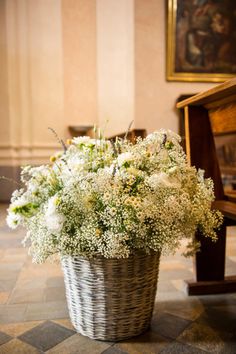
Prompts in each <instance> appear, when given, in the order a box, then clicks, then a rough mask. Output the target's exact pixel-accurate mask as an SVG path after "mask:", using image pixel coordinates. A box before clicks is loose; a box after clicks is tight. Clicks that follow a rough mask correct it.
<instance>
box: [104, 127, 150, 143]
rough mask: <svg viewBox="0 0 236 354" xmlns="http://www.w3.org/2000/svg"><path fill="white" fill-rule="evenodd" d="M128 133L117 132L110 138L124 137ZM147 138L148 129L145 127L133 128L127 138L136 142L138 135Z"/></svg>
mask: <svg viewBox="0 0 236 354" xmlns="http://www.w3.org/2000/svg"><path fill="white" fill-rule="evenodd" d="M126 134H127V133H120V134H116V135H115V136H111V137H110V138H109V139H110V140H114V139H115V138H116V137H117V138H124V137H125V135H126ZM139 136H140V137H141V138H145V137H146V136H147V131H146V130H145V129H131V130H129V132H128V134H127V139H128V140H130V141H131V142H132V143H135V140H136V138H137V137H139Z"/></svg>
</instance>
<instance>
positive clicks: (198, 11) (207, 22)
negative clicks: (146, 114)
mask: <svg viewBox="0 0 236 354" xmlns="http://www.w3.org/2000/svg"><path fill="white" fill-rule="evenodd" d="M167 1H168V22H167V55H166V67H167V80H168V81H199V82H207V81H208V82H223V81H226V80H228V79H230V78H232V77H235V76H236V1H235V0H228V1H224V0H218V1H212V0H167Z"/></svg>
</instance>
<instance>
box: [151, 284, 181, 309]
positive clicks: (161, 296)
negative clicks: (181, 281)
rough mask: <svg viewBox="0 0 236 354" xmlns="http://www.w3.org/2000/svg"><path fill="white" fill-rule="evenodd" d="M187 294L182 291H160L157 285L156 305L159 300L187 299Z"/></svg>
mask: <svg viewBox="0 0 236 354" xmlns="http://www.w3.org/2000/svg"><path fill="white" fill-rule="evenodd" d="M187 298H188V297H187V296H186V295H185V294H184V293H183V292H182V291H177V290H176V291H159V290H158V287H157V294H156V300H155V301H156V305H157V306H158V303H159V302H173V301H176V302H178V301H186V300H187Z"/></svg>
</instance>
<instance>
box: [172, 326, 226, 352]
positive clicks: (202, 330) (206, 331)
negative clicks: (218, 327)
mask: <svg viewBox="0 0 236 354" xmlns="http://www.w3.org/2000/svg"><path fill="white" fill-rule="evenodd" d="M178 341H180V342H182V343H184V344H188V345H190V346H193V347H196V348H199V349H201V350H205V351H208V352H210V353H214V354H217V353H220V352H221V351H222V350H223V348H224V342H223V340H222V339H221V336H220V334H219V333H218V332H217V331H215V330H213V329H212V328H211V327H209V326H207V325H204V324H199V323H196V322H195V323H192V324H191V325H190V326H189V327H188V328H186V329H185V331H184V332H183V333H182V334H181V335H180V336H179V337H178Z"/></svg>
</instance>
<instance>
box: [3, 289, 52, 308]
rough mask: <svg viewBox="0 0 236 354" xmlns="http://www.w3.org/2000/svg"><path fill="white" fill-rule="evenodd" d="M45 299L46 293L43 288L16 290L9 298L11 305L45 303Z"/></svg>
mask: <svg viewBox="0 0 236 354" xmlns="http://www.w3.org/2000/svg"><path fill="white" fill-rule="evenodd" d="M44 299H45V293H44V289H43V288H33V289H27V288H26V289H18V288H15V289H14V290H13V292H12V294H11V296H10V298H9V304H29V303H34V302H43V301H44Z"/></svg>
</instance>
